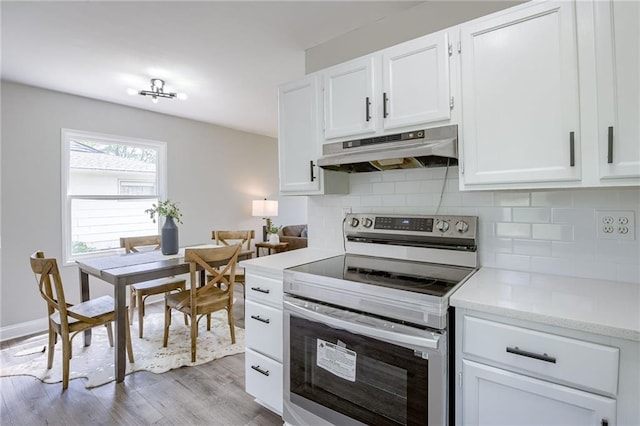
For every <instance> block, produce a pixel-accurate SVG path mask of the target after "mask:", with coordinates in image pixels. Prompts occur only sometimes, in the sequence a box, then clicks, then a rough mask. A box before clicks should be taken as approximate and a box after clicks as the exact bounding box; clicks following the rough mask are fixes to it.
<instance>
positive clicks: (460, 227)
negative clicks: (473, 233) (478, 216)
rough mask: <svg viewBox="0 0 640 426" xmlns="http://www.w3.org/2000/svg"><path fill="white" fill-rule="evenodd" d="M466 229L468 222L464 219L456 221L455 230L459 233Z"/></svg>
mask: <svg viewBox="0 0 640 426" xmlns="http://www.w3.org/2000/svg"><path fill="white" fill-rule="evenodd" d="M468 229H469V224H468V223H467V222H465V221H464V220H459V221H458V223H456V231H458V232H459V233H461V234H464V233H465V232H467V230H468Z"/></svg>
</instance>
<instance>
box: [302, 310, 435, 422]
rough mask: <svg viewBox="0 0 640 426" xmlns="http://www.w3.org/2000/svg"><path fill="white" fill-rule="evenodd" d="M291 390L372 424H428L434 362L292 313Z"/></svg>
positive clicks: (381, 342)
mask: <svg viewBox="0 0 640 426" xmlns="http://www.w3.org/2000/svg"><path fill="white" fill-rule="evenodd" d="M289 325H290V343H289V344H290V392H291V393H292V394H297V395H299V396H300V397H302V398H305V399H308V400H311V401H313V402H315V403H317V404H320V405H322V406H324V407H327V408H330V409H332V410H334V411H337V412H339V413H342V414H344V415H346V416H348V417H351V418H353V419H355V420H358V421H360V422H363V423H366V424H375V425H425V424H427V420H428V416H427V391H428V370H429V369H428V362H429V361H428V360H426V359H422V358H420V357H417V356H416V355H414V351H413V350H411V349H407V348H404V347H401V346H396V345H392V344H390V343H386V342H383V341H380V340H376V339H372V338H369V337H365V336H361V335H358V334H353V333H349V332H347V331H344V330H337V329H334V328H331V327H328V326H326V325H323V324H320V323H317V322H313V321H309V320H306V319H301V318H298V317H295V316H293V315H291V316H290V323H289Z"/></svg>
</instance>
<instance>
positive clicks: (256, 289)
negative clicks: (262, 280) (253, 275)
mask: <svg viewBox="0 0 640 426" xmlns="http://www.w3.org/2000/svg"><path fill="white" fill-rule="evenodd" d="M251 290H253V291H258V292H260V293H264V294H269V292H270V291H271V290H269V289H266V290H265V289H262V288H260V287H251Z"/></svg>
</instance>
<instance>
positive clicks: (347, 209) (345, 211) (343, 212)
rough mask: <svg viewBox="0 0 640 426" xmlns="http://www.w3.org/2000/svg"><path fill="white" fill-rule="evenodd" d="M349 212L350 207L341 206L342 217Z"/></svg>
mask: <svg viewBox="0 0 640 426" xmlns="http://www.w3.org/2000/svg"><path fill="white" fill-rule="evenodd" d="M349 213H351V207H343V208H342V217H343V218H344V217H346V216H347V215H348V214H349Z"/></svg>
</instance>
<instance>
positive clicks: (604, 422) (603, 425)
mask: <svg viewBox="0 0 640 426" xmlns="http://www.w3.org/2000/svg"><path fill="white" fill-rule="evenodd" d="M600 425H601V426H609V420H607V419H602V420H601V421H600Z"/></svg>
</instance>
